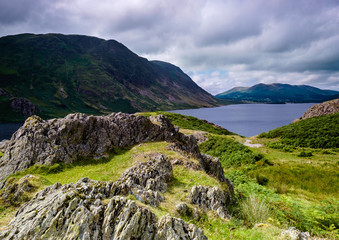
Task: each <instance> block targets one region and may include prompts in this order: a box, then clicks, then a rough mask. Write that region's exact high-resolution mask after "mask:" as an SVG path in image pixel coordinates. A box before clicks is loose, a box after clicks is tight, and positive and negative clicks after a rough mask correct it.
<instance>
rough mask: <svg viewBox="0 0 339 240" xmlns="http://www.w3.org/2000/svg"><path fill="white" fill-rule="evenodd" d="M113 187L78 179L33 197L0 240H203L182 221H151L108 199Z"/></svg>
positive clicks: (143, 212)
mask: <svg viewBox="0 0 339 240" xmlns="http://www.w3.org/2000/svg"><path fill="white" fill-rule="evenodd" d="M112 189H114V184H111V183H108V182H99V181H92V180H90V179H88V178H84V179H81V180H80V181H79V182H77V183H76V184H66V185H64V186H62V185H61V184H58V183H56V184H54V185H53V186H51V187H48V188H46V189H45V190H43V191H41V192H39V193H37V194H36V195H35V196H34V198H33V199H31V200H30V201H29V202H27V203H26V204H24V205H23V206H22V207H20V208H19V210H18V211H17V212H16V214H15V218H14V219H13V220H12V221H11V223H10V224H9V226H8V227H7V228H6V229H5V230H3V231H2V232H0V238H1V239H6V240H12V239H32V240H34V239H145V240H146V239H157V240H160V239H194V240H200V239H207V238H206V236H205V235H204V234H203V232H202V231H201V230H200V229H198V228H197V227H196V226H194V225H192V224H189V225H188V224H186V223H185V222H184V221H183V220H181V219H178V218H173V217H170V216H164V217H163V218H161V219H159V220H158V219H157V218H156V217H155V215H154V213H152V212H151V211H150V210H149V209H147V208H145V207H141V206H138V205H137V204H136V203H135V202H134V201H131V200H128V199H126V198H124V197H121V196H113V197H111V198H110V200H109V203H108V204H105V203H104V201H102V199H104V198H107V197H108V196H110V195H112V194H113V192H112V191H111V190H112Z"/></svg>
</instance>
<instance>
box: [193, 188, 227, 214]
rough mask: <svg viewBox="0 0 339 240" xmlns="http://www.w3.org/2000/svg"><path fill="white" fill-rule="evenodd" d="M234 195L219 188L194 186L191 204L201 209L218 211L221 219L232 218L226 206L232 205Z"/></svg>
mask: <svg viewBox="0 0 339 240" xmlns="http://www.w3.org/2000/svg"><path fill="white" fill-rule="evenodd" d="M231 198H232V195H231V193H227V192H224V191H222V190H221V189H219V188H217V187H206V186H194V187H193V188H192V189H191V192H190V200H191V203H194V204H197V205H198V206H199V207H202V208H207V209H210V210H215V211H217V213H218V215H219V217H221V218H223V219H228V218H230V216H229V214H228V212H227V209H226V205H227V204H230V202H231V201H232V200H231Z"/></svg>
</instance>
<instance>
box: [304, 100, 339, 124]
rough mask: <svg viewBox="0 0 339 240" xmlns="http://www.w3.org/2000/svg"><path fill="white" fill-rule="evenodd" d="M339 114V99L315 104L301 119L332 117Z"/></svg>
mask: <svg viewBox="0 0 339 240" xmlns="http://www.w3.org/2000/svg"><path fill="white" fill-rule="evenodd" d="M337 112H339V99H334V100H331V101H327V102H323V103H319V104H315V105H313V106H312V107H310V108H309V109H307V111H306V112H305V113H304V114H303V115H302V117H301V119H303V120H304V119H307V118H312V117H319V116H323V115H330V114H334V113H337Z"/></svg>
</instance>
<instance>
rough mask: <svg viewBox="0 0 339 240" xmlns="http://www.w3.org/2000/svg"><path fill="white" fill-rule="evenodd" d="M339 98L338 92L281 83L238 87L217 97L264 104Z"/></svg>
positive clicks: (321, 100)
mask: <svg viewBox="0 0 339 240" xmlns="http://www.w3.org/2000/svg"><path fill="white" fill-rule="evenodd" d="M338 96H339V92H338V91H331V90H322V89H319V88H315V87H311V86H307V85H289V84H281V83H273V84H263V83H260V84H257V85H254V86H252V87H236V88H232V89H231V90H228V91H226V92H223V93H220V94H218V95H216V96H215V97H216V98H219V99H228V100H238V101H250V102H263V103H286V102H290V103H301V102H323V101H326V100H330V99H334V98H337V97H338Z"/></svg>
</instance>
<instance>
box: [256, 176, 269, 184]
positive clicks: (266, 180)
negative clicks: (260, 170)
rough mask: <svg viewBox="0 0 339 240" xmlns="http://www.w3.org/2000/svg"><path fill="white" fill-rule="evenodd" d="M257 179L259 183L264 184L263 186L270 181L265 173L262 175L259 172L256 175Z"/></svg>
mask: <svg viewBox="0 0 339 240" xmlns="http://www.w3.org/2000/svg"><path fill="white" fill-rule="evenodd" d="M255 179H256V180H257V183H258V184H260V185H262V186H266V185H267V183H268V178H267V177H265V176H263V175H261V174H257V175H256V176H255Z"/></svg>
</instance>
